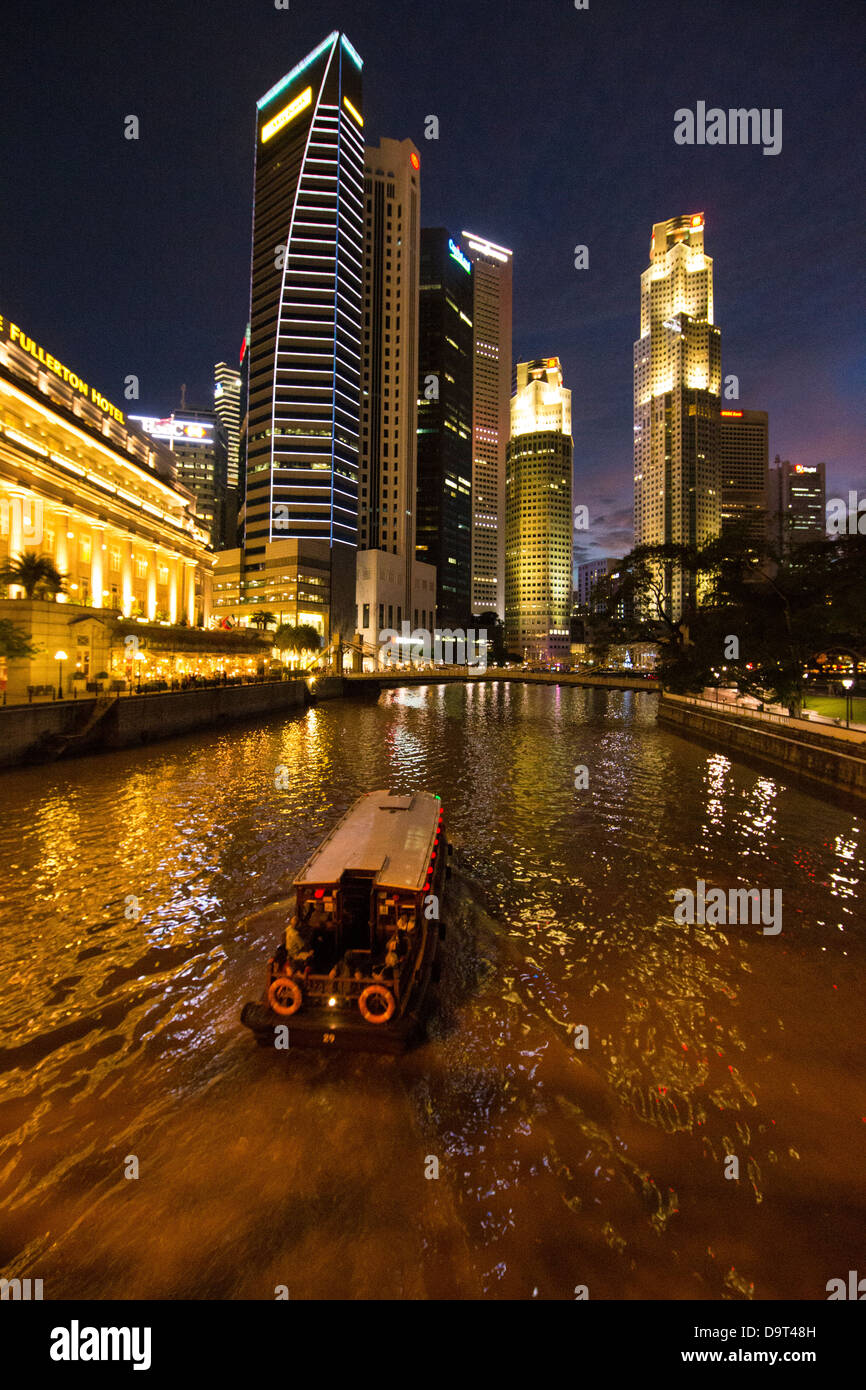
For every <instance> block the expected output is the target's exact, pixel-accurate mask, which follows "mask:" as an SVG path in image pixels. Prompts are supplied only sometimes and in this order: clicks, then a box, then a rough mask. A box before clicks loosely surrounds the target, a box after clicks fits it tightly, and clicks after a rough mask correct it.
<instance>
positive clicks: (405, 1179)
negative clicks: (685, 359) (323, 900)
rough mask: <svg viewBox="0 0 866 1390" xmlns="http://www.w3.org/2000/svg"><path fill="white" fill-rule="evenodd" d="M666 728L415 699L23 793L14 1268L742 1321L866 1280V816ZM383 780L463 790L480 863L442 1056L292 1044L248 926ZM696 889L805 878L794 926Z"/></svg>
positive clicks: (13, 936) (6, 846)
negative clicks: (689, 1312)
mask: <svg viewBox="0 0 866 1390" xmlns="http://www.w3.org/2000/svg"><path fill="white" fill-rule="evenodd" d="M655 709H656V704H655V699H654V697H653V696H652V695H650V694H644V693H633V692H609V691H599V690H581V689H570V688H558V687H554V686H529V685H520V684H514V685H510V684H507V683H499V684H496V685H483V684H479V685H473V686H469V687H463V686H459V685H447V686H431V687H425V688H407V689H402V690H396V691H388V692H385V693H383V694H382V695H381V696H380V697H379V699H378V701H371V700H369V699H367V700H362V699H359V700H357V701H355V700H340V701H334V702H330V703H322V704H320V705H319V706H318V707H316V708H313V709H311V710H309V711H307V712H305V713H301V714H297V715H294V716H292V717H288V718H286V719H285V720H277V721H274V722H270V723H267V724H265V725H261V726H255V727H250V726H244V727H242V728H238V727H230V728H227V729H226V730H225V731H219V730H215V731H210V732H207V733H201V734H197V735H195V736H192V737H188V738H183V739H173V740H171V741H167V742H164V743H160V744H156V745H152V746H150V747H148V748H145V749H138V750H124V751H122V752H115V753H105V754H100V755H96V756H92V757H89V758H83V759H80V760H77V761H69V762H65V763H63V762H61V763H58V764H54V765H51V766H49V767H41V768H28V769H20V770H17V771H13V772H9V773H6V774H4V775H3V778H2V783H0V793H2V805H3V811H2V824H0V856H2V864H3V881H4V883H5V890H4V893H3V904H2V910H0V967H2V969H0V980H2V1007H0V1207H2V1212H3V1220H2V1231H0V1273H2V1274H3V1275H5V1276H6V1277H10V1278H11V1277H14V1276H15V1275H19V1276H21V1277H25V1276H28V1275H29V1276H32V1277H38V1278H42V1279H43V1284H44V1297H45V1298H46V1299H60V1298H71V1299H84V1298H96V1299H98V1298H125V1299H129V1298H180V1299H204V1298H242V1299H261V1298H264V1299H271V1298H273V1297H274V1291H275V1289H277V1288H279V1287H283V1288H286V1289H287V1290H288V1292H289V1296H290V1297H291V1298H292V1299H305V1298H333V1299H341V1298H382V1299H418V1298H420V1299H425V1298H517V1299H530V1298H538V1299H573V1298H575V1296H576V1291H578V1292H580V1291H581V1290H583V1289H586V1290H587V1292H588V1296H589V1297H590V1299H610V1298H627V1299H636V1298H648V1299H683V1298H699V1299H735V1300H738V1299H739V1300H746V1299H750V1298H754V1299H756V1300H757V1299H775V1298H795V1299H824V1298H826V1296H827V1295H826V1292H825V1288H826V1284H827V1281H828V1280H829V1279H831V1278H837V1277H841V1278H846V1277H847V1272H848V1270H849V1269H861V1272H863V1273H866V1271H864V1270H862V1262H863V1252H864V1233H866V1199H864V1187H863V1181H862V1175H863V1172H864V1166H866V1165H864V1140H866V1094H864V1081H863V1075H864V1068H863V1049H862V1039H863V1025H862V1010H863V1003H862V999H863V994H862V991H863V966H864V955H866V949H864V903H863V878H864V847H863V841H862V825H861V818H860V817H858V816H857V815H856V814H855V813H853V812H852V811H850V810H845V809H841V808H838V807H836V806H834V805H833V804H832V803H831V802H830V801H828V800H824V799H819V798H816V797H813V796H811V795H808V794H806V793H804V792H802V791H800V790H797V789H795V788H793V787H788V786H786V785H785V784H784V783H783V782H782V781H779V780H777V779H774V778H772V777H768V776H766V775H764V774H762V773H759V772H756V771H754V770H750V769H749V768H748V767H746V766H744V765H742V764H739V763H736V764H735V763H732V762H731V761H730V760H729V759H728V758H727V757H725V756H724V755H723V754H722V753H720V752H719V753H714V752H712V751H708V750H706V749H704V748H700V747H697V746H695V745H692V744H690V743H688V742H686V741H685V740H682V739H680V738H678V737H676V736H675V735H673V734H671V733H668V732H666V731H664V730H660V729H658V728H657V727H656V724H655ZM579 767H583V768H585V769H586V776H585V777H584V776H582V775H581V774H580V773H577V774H576V772H575V769H576V768H579ZM282 768H287V769H288V777H286V776H285V775H284V774H282V773H280V772H279V769H282ZM286 782H287V783H288V789H287V790H278V789H277V784H278V783H279V785H280V786H283V785H284V784H285V783H286ZM576 782H577V783H578V785H577V786H576V785H575V783H576ZM584 782H586V785H585V786H584V785H583V783H584ZM375 787H390V788H392V789H393V790H395V791H408V790H411V789H413V788H426V789H428V790H430V791H433V792H436V793H438V794H439V795H440V796H441V797H442V802H443V806H444V807H445V810H446V814H447V816H448V818H449V830H450V834H451V838H452V839H453V841H454V843H455V846H456V853H455V861H454V862H455V873H454V876H453V877H452V880H451V891H450V896H449V900H448V902H447V904H446V911H445V913H444V915H445V916H446V918H447V922H448V936H447V939H446V943H445V956H444V969H443V976H442V981H441V983H440V985H439V987H438V991H437V999H436V1001H435V1006H434V1008H433V1012H432V1015H431V1019H430V1025H429V1039H428V1041H427V1042H426V1043H425V1044H424V1045H423V1046H421V1047H419V1048H417V1049H416V1050H415V1051H413V1052H411V1053H410V1054H408V1055H406V1056H405V1057H397V1058H393V1057H370V1056H359V1055H350V1054H342V1055H340V1054H337V1055H334V1054H328V1055H321V1054H319V1053H315V1052H290V1053H289V1054H288V1055H286V1054H275V1053H273V1052H272V1051H269V1050H265V1049H260V1048H258V1047H256V1046H255V1044H254V1042H253V1040H252V1038H251V1036H250V1034H249V1033H247V1031H246V1030H245V1029H243V1028H242V1027H241V1026H240V1024H239V1021H238V1016H239V1013H240V1009H241V1006H242V1004H243V1002H244V1000H245V999H248V998H256V997H258V996H259V994H260V991H261V987H262V978H263V966H264V962H265V960H266V958H267V955H268V954H269V951H270V948H271V946H272V944H273V942H272V940H271V939H270V935H267V936H265V935H264V934H263V933H262V931H261V930H258V931H256V930H255V929H254V930H251V929H250V927H249V925H247V924H246V920H245V919H247V918H248V917H249V915H250V914H251V913H254V912H255V911H256V909H258V908H260V907H262V906H265V905H266V904H268V903H269V902H271V901H273V900H275V899H277V898H280V897H281V896H284V895H285V894H286V892H287V891H288V889H289V887H290V884H291V881H292V878H293V875H294V873H295V872H296V871H297V870H298V869H299V868H300V866H301V864H302V863H303V862H304V860H305V859H306V857H307V856H308V855H309V853H310V852H311V851H312V849H313V848H315V846H316V844H317V843H318V842H319V841H320V839H321V838H322V837H323V835H324V834H325V832H326V831H327V830H328V829H329V828H330V826H331V825H332V824H333V822H334V820H335V819H336V818H337V816H338V815H339V814H340V813H341V812H342V811H343V810H344V809H345V808H346V807H347V806H348V805H349V804H350V803H351V802H352V800H353V799H354V798H355V797H356V796H357V795H358V794H359V793H361V792H362V791H367V790H370V789H372V788H375ZM699 879H702V880H704V881H705V882H706V884H707V886H708V888H709V887H710V886H720V887H722V888H723V889H725V890H727V889H729V888H732V887H737V886H746V887H757V888H768V889H771V890H775V889H780V890H782V893H783V928H782V931H781V932H780V933H779V934H778V935H772V934H765V933H764V932H763V931H762V930H761V927H760V926H759V925H758V926H755V925H751V924H747V925H741V926H733V927H732V926H717V925H713V926H711V925H701V924H696V925H694V926H688V925H679V924H677V923H676V922H675V921H674V893H675V892H676V890H677V889H681V888H691V889H693V890H694V889H695V887H696V883H697V881H698V880H699ZM583 1030H585V1031H583ZM576 1041H577V1042H579V1043H583V1042H586V1044H587V1045H586V1046H585V1047H584V1046H579V1047H576V1046H575V1042H576ZM731 1158H734V1159H736V1160H737V1164H738V1167H739V1176H738V1177H727V1176H726V1170H727V1171H729V1172H730V1171H731V1170H732V1167H733V1165H732V1164H731ZM433 1160H435V1162H433ZM437 1169H438V1177H436V1176H430V1174H432V1173H435V1172H436V1170H437ZM136 1170H137V1173H138V1176H137V1177H135V1176H127V1174H131V1173H133V1172H134V1171H136Z"/></svg>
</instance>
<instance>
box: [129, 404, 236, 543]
mask: <svg viewBox="0 0 866 1390" xmlns="http://www.w3.org/2000/svg"><path fill="white" fill-rule="evenodd" d="M129 418H130V420H135V422H136V424H138V425H139V426H140V427H141V429H143V430H144V432H145V434H148V435H150V437H151V439H158V440H159V441H160V443H161V444H164V445H167V447H168V448H169V449H170V450H171V453H172V457H173V459H174V464H175V469H176V473H177V478H178V480H179V481H180V482H182V483H183V484H184V486H185V487H187V488H189V490H190V492H191V493H192V494H193V495H194V497H195V512H196V516H197V517H198V519H199V521H200V522H201V524H202V526H204V527H205V529H206V530H207V531H208V533H209V534H210V540H211V545H212V546H213V548H214V550H222V549H223V547H224V545H225V520H226V518H225V508H226V471H227V459H228V449H227V442H226V436H225V431H224V430H223V427H222V422H221V421H220V420H219V418H218V416H217V415H216V413H215V412H214V411H211V410H176V411H174V413H173V414H171V415H168V416H166V417H165V418H164V419H161V420H157V419H154V418H153V417H152V416H148V415H130V417H129Z"/></svg>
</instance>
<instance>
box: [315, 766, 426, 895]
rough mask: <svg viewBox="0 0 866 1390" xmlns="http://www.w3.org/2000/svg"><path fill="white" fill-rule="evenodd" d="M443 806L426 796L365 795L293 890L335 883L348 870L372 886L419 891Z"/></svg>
mask: <svg viewBox="0 0 866 1390" xmlns="http://www.w3.org/2000/svg"><path fill="white" fill-rule="evenodd" d="M441 809H442V807H441V803H440V800H439V798H438V796H433V795H432V794H431V793H430V792H413V793H412V794H411V795H410V796H395V795H393V794H392V793H391V792H388V791H376V792H367V793H366V795H365V796H361V797H359V798H358V800H357V801H356V802H355V804H354V805H353V806H350V808H349V810H348V811H347V812H346V813H345V815H344V816H343V817H342V818H341V819H340V820H339V821H338V822H337V824H336V825H335V826H334V829H333V830H332V831H331V833H330V835H329V836H328V837H327V839H326V840H324V841H323V842H322V844H321V845H320V846H319V848H318V849H317V850H316V852H315V853H314V854H313V855H312V856H311V858H310V859H308V860H307V862H306V864H305V865H304V867H303V869H302V870H301V872H300V874H299V875H298V877H297V878H296V879H295V887H296V888H303V887H308V886H309V887H312V886H313V885H316V886H321V885H336V884H338V883H339V882H340V879H341V878H342V876H343V874H344V873H345V872H346V871H347V870H348V872H349V873H350V874H351V875H352V876H353V877H354V876H355V875H358V876H363V877H366V876H367V875H369V876H370V878H371V880H372V886H374V887H377V886H381V887H387V888H396V889H402V890H403V891H408V892H413V893H416V892H419V891H420V890H421V889H423V887H424V885H425V883H426V879H427V869H428V866H429V864H430V860H431V856H432V854H433V849H434V845H435V841H436V834H437V830H438V826H439V816H440V813H441Z"/></svg>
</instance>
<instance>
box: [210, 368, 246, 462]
mask: <svg viewBox="0 0 866 1390" xmlns="http://www.w3.org/2000/svg"><path fill="white" fill-rule="evenodd" d="M213 374H214V389H213V397H214V410H215V411H216V414H217V416H218V417H219V420H220V423H221V424H222V427H223V430H224V431H225V437H226V482H227V484H228V486H229V487H233V488H236V487H237V486H238V466H239V460H240V442H241V420H242V418H243V414H242V410H241V374H240V372H239V371H236V370H235V368H234V367H230V366H229V365H228V363H227V362H217V364H216V366H215V367H214V369H213Z"/></svg>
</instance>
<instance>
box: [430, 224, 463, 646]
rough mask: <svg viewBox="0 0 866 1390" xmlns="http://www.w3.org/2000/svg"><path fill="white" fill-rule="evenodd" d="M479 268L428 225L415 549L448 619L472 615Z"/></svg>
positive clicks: (442, 232)
mask: <svg viewBox="0 0 866 1390" xmlns="http://www.w3.org/2000/svg"><path fill="white" fill-rule="evenodd" d="M472 274H473V272H472V262H471V261H470V260H468V259H467V257H466V255H465V253H464V251H463V248H462V247H461V246H460V245H459V243H458V242H457V241H455V240H454V238H453V237H452V236H450V235H449V234H448V232H447V231H446V230H445V229H444V227H424V228H422V230H421V295H420V350H419V374H418V521H417V528H416V537H417V539H416V553H417V556H418V559H419V560H422V561H425V562H426V563H427V564H431V565H435V566H436V573H437V583H436V599H437V608H438V616H439V621H440V622H441V623H444V624H446V625H453V624H460V623H464V622H465V621H466V618H467V616H468V614H469V594H470V587H471V577H472V364H473V352H472V300H473V294H472Z"/></svg>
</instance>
